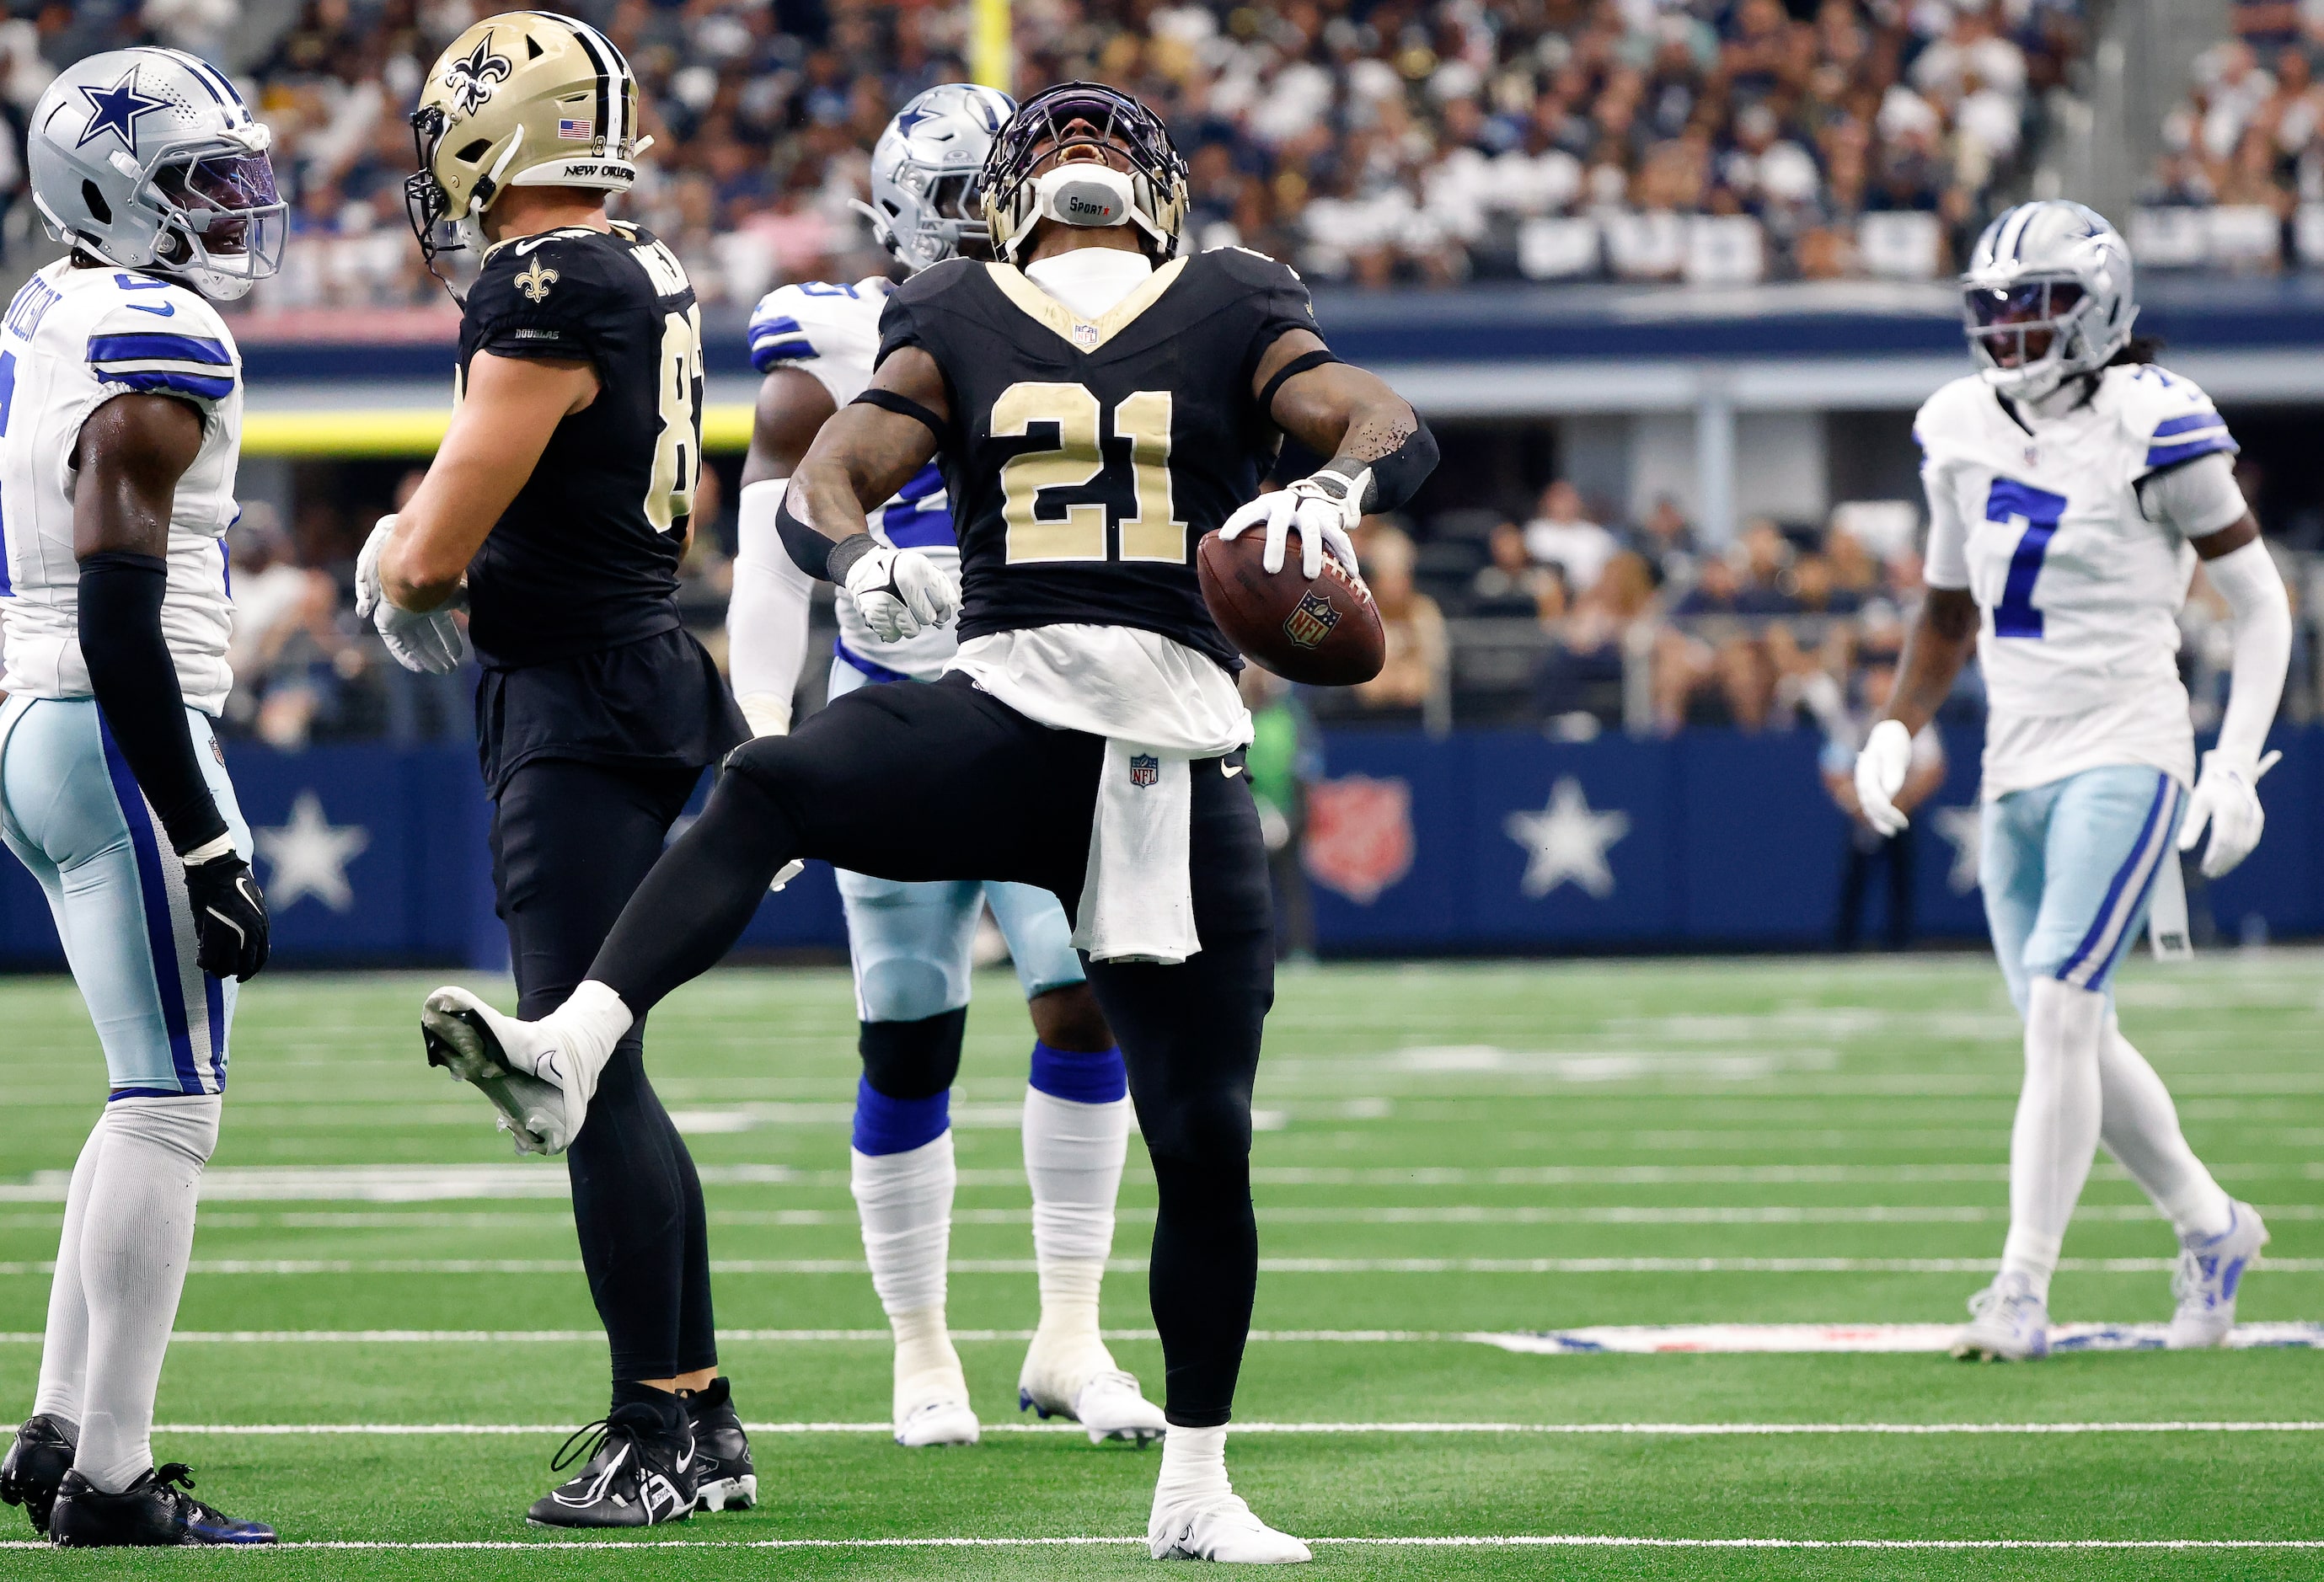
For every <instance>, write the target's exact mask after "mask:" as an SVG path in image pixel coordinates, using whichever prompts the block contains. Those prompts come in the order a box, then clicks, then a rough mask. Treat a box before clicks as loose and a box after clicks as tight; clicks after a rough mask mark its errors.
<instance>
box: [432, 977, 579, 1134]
mask: <svg viewBox="0 0 2324 1582" xmlns="http://www.w3.org/2000/svg"><path fill="white" fill-rule="evenodd" d="M558 1031H559V1030H558V1026H557V1024H556V1018H555V1017H554V1016H551V1017H549V1018H548V1019H546V1020H543V1021H539V1022H521V1021H519V1020H517V1018H516V1017H514V1016H503V1015H502V1014H501V1013H500V1012H498V1011H496V1010H494V1009H493V1007H490V1006H488V1005H486V1004H485V1003H484V1001H483V1000H481V999H478V998H476V997H475V995H473V994H470V993H469V992H468V991H467V990H466V989H438V990H437V991H436V992H435V993H433V994H431V995H429V997H428V1003H427V1005H426V1006H425V1007H422V1008H421V1010H420V1035H421V1037H422V1038H424V1039H425V1040H426V1042H427V1044H428V1063H429V1065H433V1066H442V1067H443V1068H444V1069H445V1070H446V1071H447V1072H451V1074H452V1076H453V1078H454V1080H455V1081H463V1082H471V1083H474V1084H475V1087H476V1089H477V1090H478V1091H479V1092H481V1093H483V1094H484V1097H485V1098H487V1099H491V1100H492V1101H493V1108H495V1109H497V1110H499V1111H500V1112H501V1129H502V1130H503V1131H504V1132H507V1133H508V1134H509V1135H510V1136H512V1137H514V1138H515V1139H516V1149H517V1152H518V1153H520V1154H561V1153H563V1152H564V1151H565V1148H566V1145H567V1144H569V1143H571V1142H572V1141H573V1139H574V1137H575V1136H576V1135H577V1134H578V1133H579V1132H580V1130H581V1124H582V1122H584V1121H585V1120H586V1119H587V1118H588V1116H589V1096H590V1094H591V1093H592V1092H593V1091H594V1090H595V1088H596V1085H597V1084H596V1073H595V1072H593V1071H590V1070H588V1069H586V1065H587V1062H584V1061H582V1060H580V1059H578V1058H576V1055H575V1054H574V1053H571V1052H569V1051H567V1049H565V1048H563V1047H562V1046H561V1040H560V1039H559V1036H558Z"/></svg>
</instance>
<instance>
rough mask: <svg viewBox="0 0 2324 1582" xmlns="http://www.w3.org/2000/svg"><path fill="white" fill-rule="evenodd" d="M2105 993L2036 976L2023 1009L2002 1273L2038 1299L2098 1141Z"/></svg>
mask: <svg viewBox="0 0 2324 1582" xmlns="http://www.w3.org/2000/svg"><path fill="white" fill-rule="evenodd" d="M2106 1013H2107V1002H2106V996H2105V995H2103V994H2093V993H2092V992H2091V991H2090V990H2089V989H2076V988H2074V987H2073V986H2072V985H2071V984H2068V983H2061V982H2060V981H2058V980H2056V979H2054V978H2036V979H2035V980H2033V989H2032V991H2031V992H2030V994H2029V995H2028V996H2027V1003H2026V1007H2025V1085H2024V1088H2023V1089H2022V1090H2019V1093H2018V1096H2017V1120H2016V1124H2015V1126H2013V1127H2011V1128H2010V1133H2009V1238H2008V1240H2007V1241H2006V1242H2005V1243H2004V1244H2003V1245H2002V1249H2001V1272H2002V1273H2003V1274H2016V1275H2020V1276H2022V1277H2023V1278H2024V1280H2025V1282H2026V1283H2028V1284H2029V1285H2030V1286H2031V1287H2032V1288H2033V1293H2034V1294H2035V1295H2036V1296H2039V1297H2040V1298H2041V1299H2042V1300H2043V1301H2045V1302H2046V1301H2049V1297H2050V1276H2051V1274H2052V1273H2053V1272H2055V1270H2056V1269H2057V1267H2058V1253H2059V1249H2060V1248H2061V1247H2062V1246H2064V1245H2065V1241H2066V1223H2067V1221H2068V1220H2070V1219H2072V1218H2073V1215H2074V1202H2075V1200H2077V1199H2079V1198H2080V1196H2081V1195H2082V1183H2083V1182H2085V1181H2087V1180H2088V1179H2089V1173H2090V1162H2091V1161H2092V1160H2093V1159H2094V1158H2096V1157H2097V1154H2098V1114H2099V1110H2100V1108H2101V1106H2100V1099H2099V1089H2098V1044H2099V1043H2100V1041H2101V1040H2102V1039H2103V1038H2104V1037H2105V1035H2106Z"/></svg>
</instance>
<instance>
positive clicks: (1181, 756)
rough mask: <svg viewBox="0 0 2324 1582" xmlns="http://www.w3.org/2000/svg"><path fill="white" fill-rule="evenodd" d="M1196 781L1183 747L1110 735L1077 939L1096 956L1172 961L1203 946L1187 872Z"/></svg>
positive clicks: (1093, 821) (1101, 958)
mask: <svg viewBox="0 0 2324 1582" xmlns="http://www.w3.org/2000/svg"><path fill="white" fill-rule="evenodd" d="M1193 806H1194V774H1193V772H1192V768H1191V765H1190V761H1189V760H1188V759H1187V757H1186V755H1185V753H1183V752H1163V751H1160V750H1157V749H1153V748H1148V747H1142V746H1140V745H1139V744H1138V743H1136V742H1132V741H1124V740H1121V739H1120V738H1119V737H1114V738H1111V739H1109V740H1107V742H1106V744H1105V767H1104V768H1102V769H1101V770H1100V771H1099V772H1098V781H1097V813H1096V815H1095V816H1094V817H1093V818H1092V819H1091V820H1090V844H1089V870H1088V872H1087V874H1086V875H1085V876H1084V878H1083V879H1082V904H1081V906H1080V907H1079V908H1078V910H1079V912H1080V915H1081V926H1079V927H1078V928H1076V929H1074V946H1075V947H1076V948H1077V949H1080V950H1084V951H1087V952H1089V953H1090V954H1091V955H1092V956H1094V957H1095V958H1097V959H1098V960H1099V961H1159V962H1162V963H1163V964H1165V965H1166V966H1167V965H1174V964H1176V963H1177V962H1179V961H1185V959H1186V958H1187V957H1188V956H1191V955H1193V954H1194V952H1196V951H1199V950H1201V949H1202V948H1203V945H1202V942H1201V941H1200V940H1199V939H1197V938H1195V936H1194V888H1193V887H1192V885H1191V884H1190V883H1189V881H1188V878H1187V871H1186V860H1187V852H1186V838H1187V832H1188V828H1189V826H1190V824H1191V823H1192V813H1193Z"/></svg>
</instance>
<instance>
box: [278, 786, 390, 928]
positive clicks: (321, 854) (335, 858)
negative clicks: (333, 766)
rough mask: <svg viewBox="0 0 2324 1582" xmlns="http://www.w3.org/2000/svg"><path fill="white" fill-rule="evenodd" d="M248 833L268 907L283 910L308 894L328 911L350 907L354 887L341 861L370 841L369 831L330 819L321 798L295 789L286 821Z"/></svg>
mask: <svg viewBox="0 0 2324 1582" xmlns="http://www.w3.org/2000/svg"><path fill="white" fill-rule="evenodd" d="M251 833H252V835H253V836H254V837H255V838H256V840H257V842H258V855H259V856H260V857H261V858H263V860H265V863H266V904H267V906H269V907H270V908H271V909H272V910H273V911H274V912H276V913H278V914H279V913H283V912H288V911H289V910H290V909H291V907H292V906H295V905H297V904H298V903H299V902H300V900H301V899H303V898H305V897H309V896H312V897H315V899H317V900H318V901H320V902H322V903H323V905H324V906H328V907H329V908H330V909H331V910H332V911H334V912H345V911H348V910H350V909H351V908H353V906H355V887H354V886H352V885H350V884H349V883H347V864H348V863H350V862H353V861H354V860H355V859H356V858H357V857H360V856H361V855H363V852H364V848H365V847H367V846H369V845H370V844H371V832H370V831H369V830H366V829H364V827H363V826H362V825H360V824H334V823H331V822H330V820H329V819H327V818H326V817H324V816H323V799H322V798H321V797H319V796H316V795H315V794H314V793H313V792H312V791H301V792H300V793H299V795H298V796H296V797H294V798H293V799H292V800H291V822H290V823H286V824H277V825H274V826H273V827H272V828H269V829H259V830H253V831H252V832H251Z"/></svg>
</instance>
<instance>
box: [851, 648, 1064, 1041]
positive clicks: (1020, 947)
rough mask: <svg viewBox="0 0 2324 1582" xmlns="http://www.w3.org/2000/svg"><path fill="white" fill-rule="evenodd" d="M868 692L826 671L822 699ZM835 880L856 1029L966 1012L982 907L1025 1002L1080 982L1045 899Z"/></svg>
mask: <svg viewBox="0 0 2324 1582" xmlns="http://www.w3.org/2000/svg"><path fill="white" fill-rule="evenodd" d="M868 685H873V684H872V682H871V677H869V676H865V675H864V674H863V672H862V671H861V670H858V669H857V668H855V667H854V666H853V665H850V664H849V663H848V662H847V661H846V660H844V659H834V660H833V661H832V662H831V689H830V693H829V695H830V696H832V697H835V698H836V697H844V696H845V695H846V694H848V693H851V692H853V691H854V690H855V689H856V688H857V687H859V686H868ZM886 685H892V686H908V685H916V684H915V683H911V682H901V681H899V682H890V683H887V684H886ZM936 794H937V795H941V793H936ZM838 878H839V897H840V900H841V902H842V903H843V904H844V906H846V908H847V953H848V958H849V960H850V961H851V962H852V963H853V966H854V969H855V1014H856V1016H857V1017H858V1018H859V1019H861V1020H862V1021H866V1022H918V1021H922V1020H925V1019H926V1018H927V1017H929V1016H937V1015H940V1014H941V1013H943V1012H945V1011H951V1010H957V1009H959V1008H960V1007H962V1006H964V1005H966V1004H967V1003H968V978H969V949H970V947H971V946H972V945H973V943H975V940H976V919H977V915H978V913H979V912H980V910H981V909H982V905H985V904H989V905H990V906H991V908H992V920H993V921H994V922H995V923H998V924H1000V925H1001V937H1003V938H1004V939H1006V940H1008V942H1009V954H1010V959H1011V960H1012V961H1015V963H1016V966H1017V981H1018V983H1019V985H1021V986H1022V987H1023V989H1024V990H1025V998H1027V999H1031V998H1035V997H1036V996H1038V995H1044V994H1047V993H1048V992H1049V991H1050V990H1051V989H1064V988H1065V987H1067V986H1068V985H1071V984H1075V983H1079V982H1081V981H1082V962H1081V957H1080V956H1079V955H1077V954H1076V953H1075V952H1074V944H1073V927H1072V925H1071V924H1068V923H1067V922H1066V921H1065V908H1064V907H1063V906H1059V905H1058V904H1057V898H1056V897H1055V896H1053V895H1051V894H1050V893H1049V892H1048V891H1047V890H1044V889H1039V888H1036V887H1034V886H1032V885H1019V884H1004V883H1001V882H1000V881H999V880H993V881H990V882H986V881H980V880H976V879H964V880H950V879H945V880H936V881H933V882H927V883H920V884H901V883H899V882H897V881H895V880H893V879H884V878H871V877H869V876H868V875H864V874H860V873H850V872H849V871H847V870H846V869H839V870H838Z"/></svg>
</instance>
